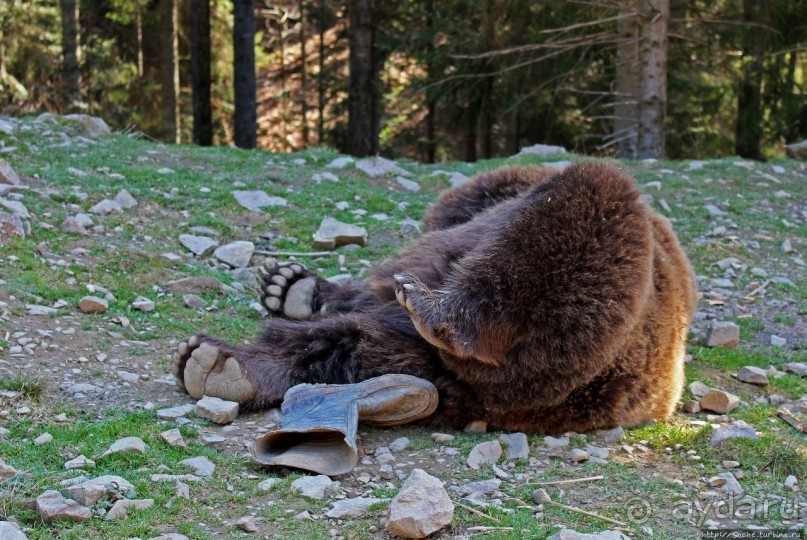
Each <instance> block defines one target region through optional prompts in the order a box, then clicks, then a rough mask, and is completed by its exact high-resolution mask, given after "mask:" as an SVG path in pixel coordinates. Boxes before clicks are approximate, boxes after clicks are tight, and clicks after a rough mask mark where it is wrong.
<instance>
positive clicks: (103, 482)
mask: <svg viewBox="0 0 807 540" xmlns="http://www.w3.org/2000/svg"><path fill="white" fill-rule="evenodd" d="M130 490H134V486H133V485H132V484H130V483H129V482H128V481H127V480H126V479H125V478H121V477H120V476H114V475H105V476H99V477H97V478H93V479H92V480H86V481H84V482H81V483H79V484H76V485H72V486H68V487H66V488H64V490H63V491H64V493H65V495H66V496H67V497H69V498H71V499H73V500H75V501H78V502H79V503H81V504H83V505H84V506H92V505H94V504H95V503H96V502H98V501H99V500H101V499H102V498H105V497H107V496H108V495H110V494H111V493H114V492H118V493H126V492H128V491H130Z"/></svg>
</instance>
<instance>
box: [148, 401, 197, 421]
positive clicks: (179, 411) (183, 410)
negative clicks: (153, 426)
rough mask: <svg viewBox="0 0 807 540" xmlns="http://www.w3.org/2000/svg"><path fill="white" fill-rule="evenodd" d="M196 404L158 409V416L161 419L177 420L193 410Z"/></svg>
mask: <svg viewBox="0 0 807 540" xmlns="http://www.w3.org/2000/svg"><path fill="white" fill-rule="evenodd" d="M193 409H194V406H193V405H191V404H187V405H179V406H177V407H169V408H167V409H160V410H158V411H157V418H159V419H160V420H176V419H177V418H181V417H183V416H185V415H187V414H190V413H192V412H193Z"/></svg>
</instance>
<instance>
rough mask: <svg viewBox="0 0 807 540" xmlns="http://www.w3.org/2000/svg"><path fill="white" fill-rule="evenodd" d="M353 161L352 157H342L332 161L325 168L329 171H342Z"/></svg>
mask: <svg viewBox="0 0 807 540" xmlns="http://www.w3.org/2000/svg"><path fill="white" fill-rule="evenodd" d="M354 161H355V160H354V159H353V158H352V157H347V156H342V157H338V158H336V159H334V160H333V161H331V162H330V163H328V164H327V165H325V166H326V167H328V168H329V169H344V168H345V167H347V166H348V165H350V164H351V163H353V162H354Z"/></svg>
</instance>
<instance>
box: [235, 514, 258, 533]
mask: <svg viewBox="0 0 807 540" xmlns="http://www.w3.org/2000/svg"><path fill="white" fill-rule="evenodd" d="M235 526H236V527H238V528H239V529H241V530H242V531H246V532H248V533H254V532H258V522H257V521H256V519H255V518H254V517H252V516H244V517H241V518H238V520H237V521H236V522H235Z"/></svg>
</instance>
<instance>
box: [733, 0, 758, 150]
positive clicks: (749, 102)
mask: <svg viewBox="0 0 807 540" xmlns="http://www.w3.org/2000/svg"><path fill="white" fill-rule="evenodd" d="M760 7H761V0H743V18H744V19H745V21H746V22H749V23H750V22H755V21H756V20H757V19H758V18H759V11H760ZM758 32H759V30H758V29H755V28H747V29H745V30H744V34H743V58H742V62H743V69H742V80H741V81H740V93H739V99H738V100H737V126H736V139H735V142H734V151H735V152H736V153H737V155H738V156H742V157H744V158H749V159H760V158H761V157H762V154H761V153H760V145H759V143H760V139H761V138H762V58H761V53H762V51H761V50H760V49H761V46H760V43H761V42H760V39H759V36H758Z"/></svg>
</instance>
